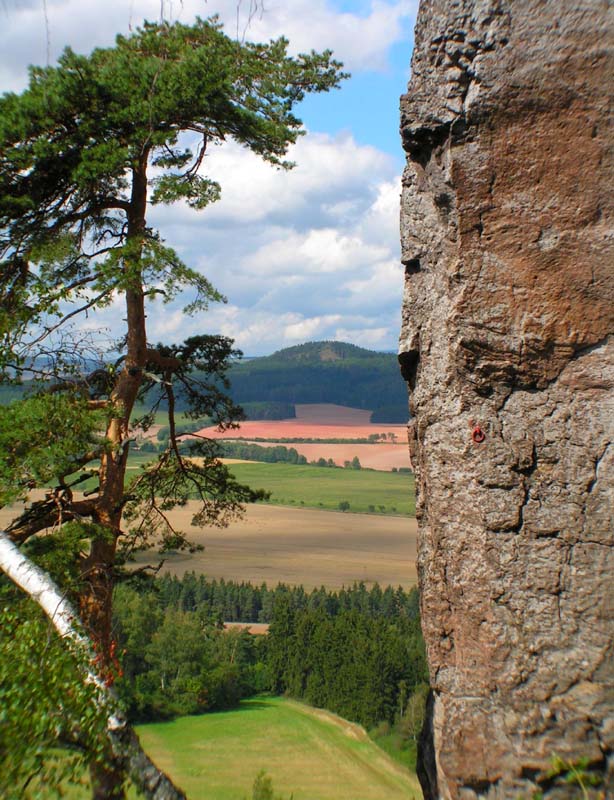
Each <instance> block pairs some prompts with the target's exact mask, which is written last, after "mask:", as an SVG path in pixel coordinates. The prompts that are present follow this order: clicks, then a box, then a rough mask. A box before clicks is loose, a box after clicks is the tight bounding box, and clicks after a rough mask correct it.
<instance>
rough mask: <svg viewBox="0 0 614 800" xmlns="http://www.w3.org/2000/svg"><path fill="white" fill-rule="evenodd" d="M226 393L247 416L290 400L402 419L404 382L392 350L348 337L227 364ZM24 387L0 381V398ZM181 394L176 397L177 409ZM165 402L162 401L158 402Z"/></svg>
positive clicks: (280, 408)
mask: <svg viewBox="0 0 614 800" xmlns="http://www.w3.org/2000/svg"><path fill="white" fill-rule="evenodd" d="M229 377H230V380H231V387H232V388H231V393H232V397H233V399H234V400H235V402H237V403H240V404H241V405H243V407H244V409H245V411H246V413H247V416H248V418H249V419H286V418H289V417H293V416H294V414H295V412H294V404H295V403H336V404H337V405H341V406H350V407H351V408H365V409H369V410H370V411H372V412H373V414H372V416H371V421H372V422H388V423H401V424H402V423H404V422H406V421H407V417H408V410H407V388H406V385H405V382H404V381H403V379H402V378H401V374H400V372H399V365H398V362H397V357H396V355H394V353H378V352H376V351H375V350H367V349H365V348H364V347H357V346H356V345H354V344H348V343H347V342H307V343H305V344H300V345H296V346H295V347H287V348H285V349H283V350H278V351H277V352H276V353H273V354H272V355H270V356H261V357H257V358H250V359H246V360H245V361H240V362H237V363H235V364H233V365H232V367H231V369H230V373H229ZM22 393H23V387H18V386H0V403H8V402H10V401H11V400H14V399H17V398H19V397H20V396H21V395H22ZM184 407H185V404H184V400H183V398H182V397H181V396H178V397H177V410H183V408H184ZM160 408H164V403H163V404H162V405H161V406H160Z"/></svg>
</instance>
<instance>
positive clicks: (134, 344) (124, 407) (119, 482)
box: [80, 150, 148, 800]
mask: <svg viewBox="0 0 614 800" xmlns="http://www.w3.org/2000/svg"><path fill="white" fill-rule="evenodd" d="M147 160H148V151H147V150H144V151H143V153H142V155H141V157H140V160H139V162H138V164H136V165H135V167H134V169H133V173H132V194H131V198H130V203H129V204H128V206H127V216H128V228H127V248H128V249H127V252H128V254H129V255H128V256H127V258H126V260H125V262H124V276H125V280H126V284H127V285H126V290H125V293H126V322H127V331H126V358H125V360H124V364H123V367H122V370H121V372H120V373H119V375H118V377H117V381H116V383H115V386H114V388H113V390H112V392H111V395H110V406H111V408H113V409H114V413H113V415H112V417H111V419H110V420H109V423H108V425H107V430H106V438H107V441H108V445H107V447H106V449H105V451H104V453H103V454H102V456H101V460H100V490H99V494H98V499H97V502H96V509H95V511H94V515H93V516H94V520H95V521H96V522H97V523H98V524H100V525H102V527H103V528H104V529H105V531H106V535H105V536H102V537H99V538H97V539H95V540H93V541H92V543H91V549H90V553H89V555H88V556H87V557H86V558H85V559H84V562H83V575H84V578H85V582H86V586H87V589H86V590H85V592H84V593H83V594H82V595H81V598H80V610H81V615H82V619H83V622H84V624H85V626H86V628H87V630H88V632H89V634H90V636H91V637H92V639H93V641H94V642H95V644H96V647H97V648H98V651H99V654H100V657H101V663H102V665H103V667H104V668H108V667H110V661H111V657H110V651H111V643H112V633H111V624H112V611H113V607H112V601H113V581H114V565H115V555H116V550H117V540H118V538H119V536H120V533H121V517H122V510H123V505H124V481H125V475H126V465H127V462H128V452H129V442H130V416H131V414H132V409H133V408H134V403H135V401H136V398H137V394H138V390H139V387H140V385H141V381H142V379H143V370H144V369H145V366H146V363H147V332H146V326H145V297H144V293H143V285H142V275H141V268H140V257H141V252H142V247H143V237H144V234H145V212H146V208H147ZM90 777H91V781H92V789H93V792H92V797H93V800H103V798H111V800H122V799H123V798H124V796H125V794H124V791H123V789H122V784H123V775H122V772H121V770H120V771H118V770H117V769H116V768H115V767H112V768H110V769H106V768H104V767H100V766H99V765H97V764H92V766H91V769H90Z"/></svg>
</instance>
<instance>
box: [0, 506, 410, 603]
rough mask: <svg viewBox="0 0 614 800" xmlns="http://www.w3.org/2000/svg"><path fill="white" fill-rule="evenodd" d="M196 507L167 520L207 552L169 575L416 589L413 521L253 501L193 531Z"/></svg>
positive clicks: (175, 560) (186, 558) (145, 560)
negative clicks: (241, 511) (233, 516)
mask: <svg viewBox="0 0 614 800" xmlns="http://www.w3.org/2000/svg"><path fill="white" fill-rule="evenodd" d="M196 510H197V504H196V503H195V502H194V501H191V502H189V503H188V504H187V506H183V507H181V508H176V509H175V510H174V511H171V512H170V518H171V520H172V522H173V525H175V527H177V528H178V529H179V530H183V531H186V533H187V534H188V538H189V539H190V541H191V542H193V543H194V544H197V545H204V548H205V549H204V550H203V551H199V552H196V553H187V552H177V553H167V554H166V556H165V562H164V568H163V569H164V571H165V572H170V573H172V574H173V575H183V574H184V573H185V572H189V571H192V570H193V571H195V572H196V573H203V574H204V575H206V576H207V577H208V578H211V579H213V578H216V579H218V580H219V579H220V578H224V579H226V580H234V581H237V582H238V583H240V582H241V581H249V582H251V583H254V584H261V583H263V582H264V583H267V584H268V585H269V586H276V585H277V584H278V583H287V584H289V585H291V586H301V585H302V586H304V587H305V589H307V590H311V589H314V588H319V587H320V586H324V587H325V588H326V589H335V590H338V589H341V587H342V586H351V585H352V584H353V583H355V582H358V581H364V582H365V583H366V584H367V585H368V586H371V585H372V584H373V583H375V582H377V583H379V584H380V586H389V585H390V586H402V587H403V588H404V589H410V588H411V587H412V586H415V584H416V580H417V578H416V542H417V535H418V526H417V523H416V520H415V519H411V518H407V517H387V516H385V515H383V514H352V513H347V514H341V513H339V512H337V513H333V512H331V511H319V510H316V509H311V508H304V509H303V508H288V507H283V506H272V505H264V504H261V503H256V504H252V505H249V506H248V507H247V513H246V515H245V517H244V518H243V519H238V520H234V521H233V522H231V523H230V525H229V526H228V528H222V529H220V528H192V527H190V521H191V519H192V515H193V514H194V513H195V512H196ZM0 513H1V512H0ZM158 560H159V556H158V555H157V553H155V552H153V553H148V552H141V553H137V555H136V558H135V566H137V567H139V566H143V565H145V564H155V563H157V561H158Z"/></svg>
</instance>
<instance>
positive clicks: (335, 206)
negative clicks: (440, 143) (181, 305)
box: [150, 134, 402, 355]
mask: <svg viewBox="0 0 614 800" xmlns="http://www.w3.org/2000/svg"><path fill="white" fill-rule="evenodd" d="M290 155H291V157H292V158H293V159H294V160H296V162H297V164H298V166H297V167H296V169H295V170H292V171H291V172H289V173H284V172H280V171H277V170H275V169H274V168H272V167H270V166H268V165H266V164H262V163H261V162H260V161H259V160H258V159H257V157H256V156H254V155H253V154H252V153H249V152H247V151H244V150H241V149H240V148H239V147H238V146H235V145H229V146H227V147H226V148H224V147H223V148H220V149H219V150H218V151H214V153H213V155H212V156H211V159H210V163H209V164H208V165H207V174H208V175H210V176H214V177H215V178H216V179H217V180H219V181H220V183H221V185H222V187H223V192H222V199H221V201H220V202H219V203H217V204H216V205H214V206H211V207H210V208H209V209H206V210H205V211H203V212H202V213H200V214H198V213H195V212H194V211H192V210H191V209H189V208H186V207H185V206H179V205H176V206H174V207H171V208H169V209H155V210H154V213H153V214H152V215H151V217H150V218H151V220H152V221H153V222H154V224H156V225H159V226H160V228H161V230H162V233H163V235H164V236H165V238H166V240H167V241H168V242H169V243H170V244H173V245H174V246H175V247H177V249H178V250H179V252H180V253H181V255H182V257H183V258H184V259H185V260H186V261H188V262H189V263H190V264H192V265H195V266H197V267H198V268H199V269H200V270H201V271H202V272H204V273H205V274H206V275H207V276H208V277H209V278H210V279H211V280H212V281H213V283H214V285H215V286H216V287H218V288H219V289H220V290H221V291H222V292H224V294H226V295H227V296H228V298H229V300H230V303H229V305H227V306H220V307H216V308H213V309H211V310H210V311H209V312H207V314H206V315H205V316H204V317H201V318H198V319H195V320H184V322H183V324H182V325H179V324H178V325H177V329H178V330H179V329H181V330H182V331H184V332H185V331H187V332H189V333H193V332H197V331H198V330H202V327H200V328H199V326H203V325H204V326H206V329H207V330H213V329H215V326H217V329H219V330H220V331H221V332H223V333H225V334H226V335H229V336H232V337H233V338H235V339H236V340H237V343H238V344H239V346H240V347H242V348H244V349H245V350H246V352H247V353H249V354H250V355H255V354H260V353H266V352H270V350H271V348H272V349H278V348H279V347H282V346H286V345H290V344H296V343H297V342H300V341H305V340H306V339H348V340H349V341H352V342H356V343H360V344H364V345H365V346H371V347H378V348H380V347H386V348H394V347H395V344H396V338H397V331H398V327H399V313H400V312H399V307H400V297H401V291H402V269H401V266H400V262H399V252H398V251H399V246H398V239H399V235H398V198H399V192H400V178H399V176H398V175H395V167H394V162H393V160H392V159H391V158H390V157H389V156H387V155H385V154H384V153H381V152H379V151H377V150H375V149H374V148H372V147H369V146H360V145H358V144H357V143H356V142H355V141H354V139H353V138H352V137H351V136H349V135H345V134H344V135H341V136H337V137H334V136H327V135H324V134H317V135H313V136H307V137H305V138H304V139H301V140H300V141H299V143H298V144H297V145H296V146H295V147H294V148H293V150H292V152H291V154H290ZM218 156H219V158H218ZM246 209H247V210H246ZM156 320H157V316H156V315H155V314H150V324H151V325H152V327H153V330H154V331H155V330H157V322H156ZM160 323H161V325H162V324H164V325H166V323H163V322H162V317H160ZM211 326H214V327H213V328H211ZM168 333H169V331H168V328H164V329H163V328H162V327H161V328H160V336H163V335H164V334H168ZM186 335H188V334H187V333H186Z"/></svg>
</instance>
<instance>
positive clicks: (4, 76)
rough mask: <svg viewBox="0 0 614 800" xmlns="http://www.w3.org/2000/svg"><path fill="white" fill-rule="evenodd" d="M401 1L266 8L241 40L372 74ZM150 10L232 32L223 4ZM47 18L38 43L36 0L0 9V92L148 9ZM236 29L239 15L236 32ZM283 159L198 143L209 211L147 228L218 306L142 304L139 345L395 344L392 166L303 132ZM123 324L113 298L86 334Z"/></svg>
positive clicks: (65, 10) (164, 214)
mask: <svg viewBox="0 0 614 800" xmlns="http://www.w3.org/2000/svg"><path fill="white" fill-rule="evenodd" d="M347 5H348V4H347V3H345V4H344V7H347ZM415 5H416V4H415V3H414V2H413V0H388V1H387V2H384V1H383V0H364V2H358V0H357V2H356V10H355V11H354V12H353V13H350V12H349V11H347V10H343V11H339V9H338V7H336V6H335V3H334V2H333V0H266V2H265V3H264V6H265V9H266V10H265V13H264V14H262V15H259V14H257V15H256V16H255V17H254V19H252V20H251V23H250V28H249V38H255V39H257V38H262V39H266V38H269V37H273V36H277V35H280V34H282V33H283V34H285V35H287V36H288V37H289V38H290V39H291V41H292V47H293V49H294V50H295V51H296V50H305V49H311V48H312V47H314V48H316V49H322V48H324V47H332V49H333V50H334V51H335V54H336V55H338V57H339V58H341V59H342V60H344V61H345V62H346V63H347V65H348V67H349V68H351V69H353V70H359V69H385V68H386V60H387V53H388V50H389V48H390V47H391V45H392V44H394V43H395V42H396V41H398V40H399V38H400V37H401V36H403V35H406V33H407V31H406V28H405V31H404V26H406V24H407V17H408V14H412V13H413V12H414V10H415V8H414V7H415ZM247 6H248V3H243V4H240V3H239V7H240V9H242V10H243V11H245V10H246V8H247ZM164 8H165V12H166V15H167V16H172V17H174V18H177V17H180V18H181V19H182V20H183V21H185V22H189V21H190V20H191V19H193V17H194V15H195V14H197V13H198V14H200V15H201V16H206V15H209V14H211V13H213V12H214V11H216V10H217V11H219V12H220V14H221V16H222V18H223V19H224V21H225V22H226V27H227V30H228V31H229V32H236V30H237V22H236V8H237V2H236V0H219V2H215V0H209V2H204V0H183V1H182V2H181V0H175V2H173V3H171V2H170V0H164ZM47 9H48V18H49V31H48V33H49V37H48V42H47V32H46V29H45V19H44V16H43V13H42V11H41V6H40V3H39V2H38V0H37V1H36V2H34V0H14V2H13V3H11V4H5V5H4V6H3V5H2V4H0V17H1V18H2V19H1V20H0V84H1V85H2V87H3V88H5V89H11V88H13V89H20V88H21V87H22V86H23V85H24V71H25V65H26V64H27V63H30V62H33V63H45V60H46V58H47V44H49V56H50V59H51V61H53V60H54V58H55V57H56V56H57V54H58V52H59V50H61V48H62V47H63V46H64V45H65V44H66V43H70V44H71V45H72V46H73V47H74V48H75V49H77V50H79V51H84V52H85V51H88V50H90V49H91V48H92V47H93V46H106V45H109V44H111V43H112V41H113V38H114V35H115V34H116V33H117V32H118V31H119V32H124V33H127V32H128V31H129V29H130V27H132V28H134V27H135V26H137V25H138V24H139V23H140V22H141V20H142V18H143V17H148V18H150V19H152V18H153V19H155V18H157V17H158V16H159V14H160V0H130V2H126V0H105V2H104V3H102V2H101V0H79V2H77V0H47ZM245 22H246V20H245V18H244V17H243V18H241V17H240V18H239V26H238V31H239V35H242V26H243V27H244V26H245ZM233 25H234V28H233ZM299 114H300V111H299ZM288 157H289V159H290V160H293V161H295V162H296V164H297V166H296V168H295V169H293V170H291V171H290V172H285V171H283V170H279V169H275V168H273V167H271V166H270V165H268V164H266V163H264V162H262V161H261V160H260V159H258V158H257V157H256V156H255V155H253V154H252V153H251V152H249V151H247V150H245V149H243V148H241V147H240V146H238V145H236V144H233V143H232V142H229V143H226V144H224V145H223V146H220V147H211V148H210V151H209V152H208V154H207V157H206V158H205V162H204V165H203V171H204V173H205V174H207V176H208V177H211V178H213V179H215V180H218V181H219V183H220V184H221V186H222V199H221V200H220V202H218V203H216V204H215V205H213V206H211V207H210V208H208V209H206V210H205V211H203V212H202V213H197V212H195V211H193V210H191V209H189V208H187V207H186V206H185V205H183V204H181V203H178V204H175V205H174V206H170V207H157V208H152V209H151V210H150V213H149V217H148V219H149V222H150V223H151V224H152V225H153V226H154V227H156V228H159V230H160V232H161V234H162V236H163V238H164V239H165V240H166V242H167V243H168V244H169V245H170V246H172V247H175V248H176V249H177V250H178V252H179V253H180V255H181V256H182V258H183V259H184V260H185V261H186V262H187V263H188V264H190V266H194V267H196V268H197V269H199V270H201V271H202V272H203V273H204V274H206V275H207V277H209V278H210V279H211V280H212V282H213V283H214V285H215V286H216V287H217V288H218V289H220V290H221V291H222V292H223V293H224V294H225V295H227V297H228V298H229V302H228V303H227V304H225V305H223V304H218V305H215V306H214V307H212V308H211V309H210V310H209V311H208V312H207V313H205V314H201V315H198V316H197V317H194V318H187V317H186V316H185V315H184V314H183V313H182V303H181V302H180V300H179V299H177V300H176V301H173V303H171V304H170V305H168V306H164V305H162V304H161V303H159V302H155V303H152V304H151V306H150V308H149V310H148V316H149V319H148V323H149V327H150V335H151V339H152V341H156V340H163V341H178V340H181V339H183V338H185V337H187V336H189V335H192V334H195V333H203V332H220V333H223V334H225V335H228V336H231V337H233V338H234V339H235V340H236V342H237V345H238V346H239V347H241V348H242V349H243V350H244V351H245V352H246V353H247V354H249V355H258V354H264V353H269V352H272V351H273V350H277V349H279V348H281V347H284V346H287V345H291V344H297V343H299V342H303V341H306V340H308V339H312V340H313V339H338V340H347V341H351V342H354V343H356V344H361V345H364V346H367V347H374V348H386V349H388V348H390V349H393V348H394V347H395V345H396V339H397V331H398V327H399V315H400V312H399V307H400V298H401V291H402V270H401V267H400V262H399V252H398V251H399V246H398V238H399V236H398V201H399V192H400V178H399V176H398V174H397V166H396V164H395V161H394V158H393V157H392V156H390V155H388V154H386V153H383V152H382V151H380V150H378V149H377V148H375V147H373V146H369V145H364V144H358V143H357V142H356V140H355V138H354V137H353V136H352V134H351V133H350V132H349V131H345V132H341V133H337V134H335V135H333V134H330V133H323V132H317V131H314V132H309V134H308V135H307V136H305V137H302V138H300V139H299V141H298V142H297V144H296V145H295V146H293V147H292V148H291V149H290V152H289V154H288ZM123 316H125V314H124V312H123V307H122V304H121V302H117V303H116V302H114V303H113V304H112V305H111V306H110V307H109V308H107V309H103V310H102V311H101V312H100V313H99V314H97V316H96V320H93V318H90V320H88V321H87V322H86V325H87V326H89V327H90V328H92V326H94V327H96V328H97V329H99V330H103V329H109V330H110V331H111V332H112V335H115V334H116V333H117V331H118V330H120V329H121V320H122V317H123Z"/></svg>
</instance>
